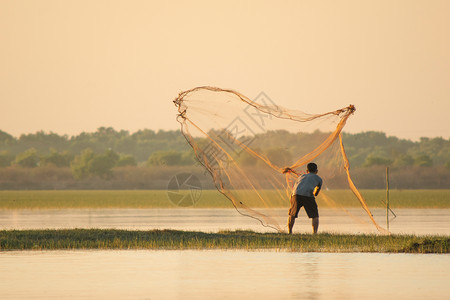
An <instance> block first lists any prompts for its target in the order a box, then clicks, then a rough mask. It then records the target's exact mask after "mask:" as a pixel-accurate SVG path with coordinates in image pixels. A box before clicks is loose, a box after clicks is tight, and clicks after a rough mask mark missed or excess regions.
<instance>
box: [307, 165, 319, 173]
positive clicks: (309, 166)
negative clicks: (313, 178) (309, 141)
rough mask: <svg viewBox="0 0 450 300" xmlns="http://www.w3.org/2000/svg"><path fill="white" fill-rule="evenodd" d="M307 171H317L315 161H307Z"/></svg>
mask: <svg viewBox="0 0 450 300" xmlns="http://www.w3.org/2000/svg"><path fill="white" fill-rule="evenodd" d="M306 167H307V168H308V171H309V172H311V173H314V172H316V171H317V165H316V164H315V163H309V164H308V165H307V166H306Z"/></svg>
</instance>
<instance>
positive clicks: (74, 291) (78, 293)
mask: <svg viewBox="0 0 450 300" xmlns="http://www.w3.org/2000/svg"><path fill="white" fill-rule="evenodd" d="M0 262H1V263H0V268H1V272H0V298H1V299H30V298H32V299H445V298H447V299H448V295H450V285H449V284H448V280H449V275H450V273H449V272H450V271H449V270H450V256H449V255H437V254H436V255H435V254H431V255H417V254H368V253H366V254H362V253H289V252H267V251H266V252H258V251H255V252H248V251H221V250H206V251H190V250H184V251H178V250H176V251H144V250H137V251H135V250H126V251H112V250H111V251H28V252H26V251H20V252H3V253H0Z"/></svg>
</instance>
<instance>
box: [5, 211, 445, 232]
mask: <svg viewBox="0 0 450 300" xmlns="http://www.w3.org/2000/svg"><path fill="white" fill-rule="evenodd" d="M274 213H275V214H276V215H277V220H278V221H279V223H280V224H282V226H285V224H286V219H287V212H286V210H275V211H274ZM319 213H320V227H319V231H321V232H338V233H375V232H376V229H375V226H374V225H373V224H372V223H371V222H370V220H369V218H368V216H367V215H366V214H365V212H364V211H363V210H362V209H361V208H349V209H347V212H344V211H343V210H333V209H320V211H319ZM385 213H386V212H385V210H384V209H374V210H373V214H374V217H375V219H376V220H377V222H378V223H379V224H380V225H381V226H382V227H386V215H385ZM395 213H396V214H397V217H396V218H394V219H392V217H391V221H390V231H391V232H392V233H409V234H417V235H427V234H441V235H450V209H396V210H395ZM38 228H117V229H129V230H151V229H178V230H195V231H205V232H217V231H218V230H236V229H250V230H254V231H273V229H270V228H266V227H263V226H262V225H261V224H260V223H259V222H258V221H257V220H254V219H252V218H249V217H245V216H242V215H240V214H239V213H237V212H236V210H234V209H199V208H195V209H193V208H191V209H62V210H0V229H38ZM310 231H311V221H310V220H309V219H308V218H307V216H306V214H305V212H304V211H303V210H302V211H301V213H300V214H299V219H297V221H296V225H295V227H294V232H297V233H299V232H310Z"/></svg>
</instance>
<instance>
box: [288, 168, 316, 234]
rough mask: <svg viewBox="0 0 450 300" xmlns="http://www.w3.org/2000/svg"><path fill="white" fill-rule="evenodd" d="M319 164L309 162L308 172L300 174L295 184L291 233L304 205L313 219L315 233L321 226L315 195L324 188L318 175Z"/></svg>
mask: <svg viewBox="0 0 450 300" xmlns="http://www.w3.org/2000/svg"><path fill="white" fill-rule="evenodd" d="M317 172H318V170H317V165H316V164H315V163H309V164H308V165H307V170H306V174H303V175H302V176H300V177H299V178H298V179H297V181H296V182H295V184H294V188H293V189H292V196H291V208H290V209H289V219H288V228H289V234H292V228H293V227H294V223H295V218H297V217H298V212H299V211H300V208H301V207H302V206H303V207H304V208H305V210H306V213H307V214H308V217H309V218H310V219H312V228H313V233H314V234H316V233H317V229H318V228H319V211H318V209H317V203H316V199H315V196H317V195H318V194H319V192H320V189H321V188H322V178H320V177H319V176H318V175H317Z"/></svg>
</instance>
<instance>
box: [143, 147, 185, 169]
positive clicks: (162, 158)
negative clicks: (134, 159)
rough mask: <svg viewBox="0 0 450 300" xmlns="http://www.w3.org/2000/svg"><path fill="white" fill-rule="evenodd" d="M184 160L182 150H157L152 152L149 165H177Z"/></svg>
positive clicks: (148, 161)
mask: <svg viewBox="0 0 450 300" xmlns="http://www.w3.org/2000/svg"><path fill="white" fill-rule="evenodd" d="M181 162H182V154H181V152H178V151H174V150H169V151H157V152H154V153H152V154H151V155H150V156H149V158H148V160H147V165H148V166H163V165H166V166H176V165H180V164H181Z"/></svg>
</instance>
